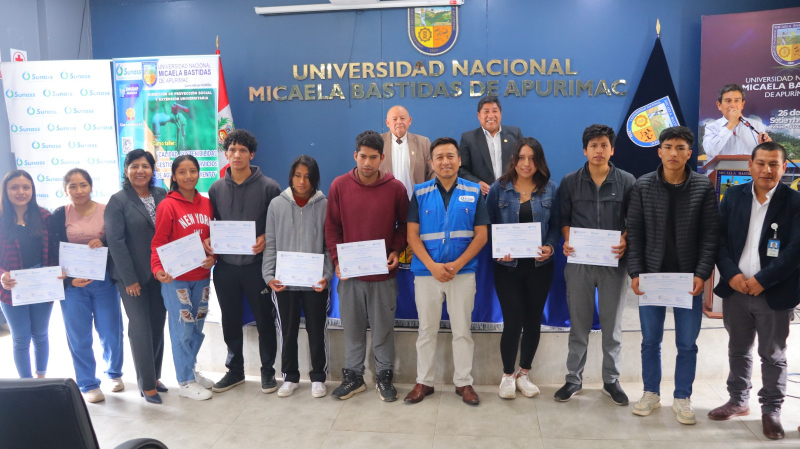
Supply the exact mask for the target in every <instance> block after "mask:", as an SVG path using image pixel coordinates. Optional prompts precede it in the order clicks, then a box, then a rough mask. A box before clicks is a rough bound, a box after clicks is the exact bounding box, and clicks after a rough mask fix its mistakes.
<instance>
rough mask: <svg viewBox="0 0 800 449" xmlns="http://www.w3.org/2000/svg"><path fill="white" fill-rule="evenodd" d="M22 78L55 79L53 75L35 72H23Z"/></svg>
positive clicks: (29, 79) (26, 79)
mask: <svg viewBox="0 0 800 449" xmlns="http://www.w3.org/2000/svg"><path fill="white" fill-rule="evenodd" d="M22 79H24V80H25V81H49V80H52V79H53V76H52V75H37V74H35V73H28V72H22Z"/></svg>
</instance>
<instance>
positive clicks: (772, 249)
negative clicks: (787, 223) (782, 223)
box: [767, 223, 781, 257]
mask: <svg viewBox="0 0 800 449" xmlns="http://www.w3.org/2000/svg"><path fill="white" fill-rule="evenodd" d="M771 228H772V230H773V231H775V233H774V234H773V238H771V239H770V240H769V243H767V257H778V252H779V251H780V249H781V241H780V240H778V224H777V223H772V226H771Z"/></svg>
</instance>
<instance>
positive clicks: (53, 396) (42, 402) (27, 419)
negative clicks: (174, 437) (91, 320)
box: [0, 379, 167, 449]
mask: <svg viewBox="0 0 800 449" xmlns="http://www.w3.org/2000/svg"><path fill="white" fill-rule="evenodd" d="M0 447H2V448H9V449H11V448H13V449H27V448H31V449H49V448H57V449H73V448H74V449H99V448H100V445H99V444H98V443H97V436H96V435H95V434H94V428H92V420H91V418H90V417H89V411H88V410H86V404H85V403H84V402H83V396H82V395H81V391H80V389H78V385H77V384H76V383H75V381H74V380H72V379H13V380H12V379H0ZM116 449H167V446H165V445H164V444H163V443H161V442H160V441H158V440H154V439H152V438H137V439H135V440H130V441H126V442H125V443H123V444H120V445H119V446H117V447H116Z"/></svg>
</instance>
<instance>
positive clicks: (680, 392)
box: [639, 295, 703, 399]
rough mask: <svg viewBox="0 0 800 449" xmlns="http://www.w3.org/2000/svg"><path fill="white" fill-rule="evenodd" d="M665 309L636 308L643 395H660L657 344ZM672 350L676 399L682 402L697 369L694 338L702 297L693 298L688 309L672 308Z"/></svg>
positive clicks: (701, 316)
mask: <svg viewBox="0 0 800 449" xmlns="http://www.w3.org/2000/svg"><path fill="white" fill-rule="evenodd" d="M666 313H667V308H666V307H661V306H644V307H639V320H640V321H641V323H642V380H643V381H644V391H650V392H652V393H657V394H659V395H660V394H661V341H662V340H663V339H664V317H665V315H666ZM673 313H674V316H675V346H677V347H678V357H677V358H676V359H675V393H674V394H673V397H674V398H676V399H686V398H688V397H690V396H691V395H692V383H694V376H695V368H696V367H697V344H695V343H696V341H697V336H698V335H700V322H701V321H702V318H703V299H702V295H698V296H695V297H694V299H693V300H692V308H691V310H690V309H682V308H678V307H675V308H674V310H673Z"/></svg>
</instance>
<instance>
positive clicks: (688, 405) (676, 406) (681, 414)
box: [672, 398, 697, 425]
mask: <svg viewBox="0 0 800 449" xmlns="http://www.w3.org/2000/svg"><path fill="white" fill-rule="evenodd" d="M672 411H673V412H675V419H677V420H678V422H679V423H681V424H688V425H692V424H696V423H697V418H696V417H695V414H694V409H693V408H692V400H691V399H689V398H686V399H678V398H675V399H673V400H672Z"/></svg>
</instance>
